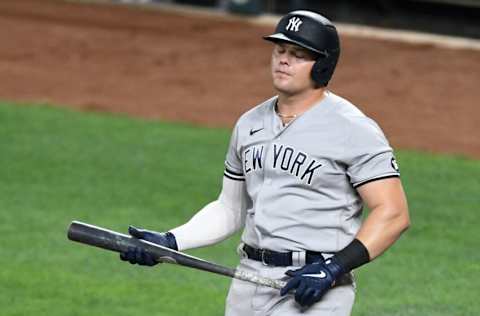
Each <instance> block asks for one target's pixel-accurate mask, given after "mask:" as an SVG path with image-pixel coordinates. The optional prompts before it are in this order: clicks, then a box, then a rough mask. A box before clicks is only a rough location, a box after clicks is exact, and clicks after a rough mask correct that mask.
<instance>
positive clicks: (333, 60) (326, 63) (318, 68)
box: [311, 55, 338, 87]
mask: <svg viewBox="0 0 480 316" xmlns="http://www.w3.org/2000/svg"><path fill="white" fill-rule="evenodd" d="M337 60H338V56H334V55H328V56H327V57H322V56H320V57H319V58H318V59H317V61H316V62H315V64H313V67H312V71H311V77H312V80H313V81H314V82H315V83H316V84H317V85H318V86H319V87H326V86H327V85H328V82H329V81H330V79H331V78H332V76H333V72H334V71H335V67H336V65H337Z"/></svg>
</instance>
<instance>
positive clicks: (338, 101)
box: [120, 10, 410, 316]
mask: <svg viewBox="0 0 480 316" xmlns="http://www.w3.org/2000/svg"><path fill="white" fill-rule="evenodd" d="M264 39H265V40H267V41H270V42H272V43H273V53H272V57H271V72H272V79H273V86H274V88H275V90H276V92H277V95H276V96H274V97H272V98H270V99H268V100H266V101H265V102H263V103H261V104H259V105H258V106H256V107H254V108H253V109H251V110H250V111H248V112H246V113H245V114H244V115H242V116H241V117H240V119H239V120H238V122H237V123H236V125H235V128H234V130H233V133H232V137H231V141H230V146H229V148H228V152H227V155H226V161H225V172H224V177H223V185H222V190H221V193H220V195H219V197H218V199H217V200H216V201H213V202H211V203H210V204H208V205H207V206H205V207H204V208H203V209H201V210H200V211H199V212H198V213H196V214H195V215H194V216H193V218H192V219H191V220H190V221H188V222H187V223H186V224H184V225H182V226H180V227H177V228H174V229H172V230H170V231H169V232H166V233H159V232H154V231H149V230H143V229H137V228H135V227H132V226H131V227H130V228H129V232H130V234H131V235H132V236H134V237H137V238H141V239H145V240H148V241H151V242H154V243H158V244H160V245H163V246H167V247H170V248H173V249H177V250H185V249H190V248H196V247H203V246H207V245H211V244H215V243H217V242H220V241H222V240H224V239H226V238H228V237H229V236H231V235H232V234H234V233H235V232H236V231H238V230H240V229H242V228H244V230H243V234H242V238H241V244H240V245H239V247H238V252H239V254H240V256H241V259H240V264H239V268H240V269H242V270H245V271H248V272H252V273H256V274H260V275H262V276H265V277H270V278H274V279H278V278H283V277H284V278H286V279H287V280H288V282H287V285H286V286H285V287H284V288H283V289H282V290H281V291H278V290H275V289H272V288H267V287H264V286H259V285H255V284H251V283H247V282H243V281H239V280H233V281H232V284H231V287H230V290H229V293H228V297H227V301H226V313H225V314H226V315H228V316H247V315H275V316H279V315H281V316H283V315H299V314H308V315H321V316H326V315H336V316H339V315H350V313H351V310H352V306H353V302H354V297H355V281H354V278H353V275H352V270H354V269H355V268H358V267H360V266H361V265H363V264H366V263H368V262H369V261H371V260H373V259H374V258H376V257H377V256H379V255H380V254H382V253H383V252H384V251H385V250H386V249H387V248H389V247H390V246H391V245H392V244H393V243H394V242H395V241H396V240H397V239H398V238H399V237H400V235H401V233H402V232H403V231H405V230H406V229H407V228H408V226H409V224H410V223H409V222H410V221H409V215H408V207H407V202H406V198H405V194H404V192H403V188H402V185H401V181H400V178H399V176H400V174H399V169H398V167H397V164H396V162H395V157H394V154H393V151H392V148H391V147H390V146H389V144H388V141H387V140H386V138H385V136H384V134H383V133H382V131H381V130H380V128H379V127H378V125H377V124H376V123H375V122H374V121H373V120H371V119H370V118H368V117H366V116H365V115H364V114H363V113H362V112H361V111H360V110H359V109H358V108H357V107H355V106H354V105H353V104H352V103H350V102H349V101H347V100H345V99H343V98H341V97H340V96H338V95H335V94H334V93H333V92H331V91H329V90H328V89H327V85H328V83H329V81H330V79H331V77H332V75H333V73H334V70H335V67H336V64H337V61H338V58H339V54H340V44H339V37H338V34H337V31H336V28H335V26H334V25H333V24H332V23H331V22H330V21H329V20H328V19H326V18H325V17H323V16H321V15H320V14H318V13H315V12H311V11H303V10H302V11H293V12H290V13H289V14H287V15H285V16H284V17H283V18H282V19H281V20H280V21H279V23H278V25H277V27H276V30H275V33H274V34H272V35H269V36H266V37H264ZM364 205H365V206H367V207H368V208H369V209H370V212H369V214H368V216H367V217H366V219H365V220H364V221H362V210H363V207H364ZM120 256H121V259H122V260H126V261H129V262H130V263H132V264H135V263H137V264H140V265H154V264H156V262H155V261H154V260H153V259H152V257H151V256H150V255H149V254H148V253H146V252H144V251H143V250H141V249H130V250H129V251H127V252H125V253H122V254H121V255H120Z"/></svg>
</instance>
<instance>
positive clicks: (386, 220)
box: [356, 178, 410, 260]
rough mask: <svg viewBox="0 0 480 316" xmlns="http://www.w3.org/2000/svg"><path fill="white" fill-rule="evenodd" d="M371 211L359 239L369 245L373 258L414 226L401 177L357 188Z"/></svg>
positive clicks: (371, 258)
mask: <svg viewBox="0 0 480 316" xmlns="http://www.w3.org/2000/svg"><path fill="white" fill-rule="evenodd" d="M357 192H358V193H359V194H360V196H361V197H362V200H363V201H364V203H365V205H366V206H367V207H368V208H369V209H370V213H369V215H368V216H367V218H366V220H365V221H364V222H363V224H362V226H361V228H360V231H359V232H358V234H357V236H356V239H358V240H359V241H360V242H361V243H362V244H363V245H364V246H365V248H366V249H367V251H368V254H369V257H370V258H369V259H370V260H373V259H374V258H376V257H378V256H379V255H381V254H382V253H383V252H384V251H385V250H387V249H388V248H389V247H390V246H391V245H392V244H393V243H394V242H395V241H396V240H397V239H398V238H399V237H400V235H401V234H402V233H403V232H404V231H405V230H406V229H407V228H408V227H409V226H410V217H409V214H408V206H407V199H406V197H405V193H404V191H403V187H402V183H401V181H400V179H399V178H388V179H382V180H377V181H373V182H369V183H366V184H364V185H361V186H360V187H358V188H357Z"/></svg>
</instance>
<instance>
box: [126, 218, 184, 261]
mask: <svg viewBox="0 0 480 316" xmlns="http://www.w3.org/2000/svg"><path fill="white" fill-rule="evenodd" d="M128 233H129V234H130V235H131V236H132V237H135V238H138V239H142V240H145V241H149V242H151V243H154V244H157V245H160V246H163V247H168V248H170V249H173V250H178V246H177V241H176V239H175V235H173V234H172V233H170V232H166V233H159V232H154V231H150V230H146V229H140V228H136V227H134V226H129V227H128ZM120 259H121V260H123V261H128V262H130V263H131V264H138V265H142V266H154V265H156V264H158V263H159V262H158V261H157V260H155V258H154V256H153V255H152V254H150V253H149V252H148V251H146V250H144V249H143V248H138V247H131V248H129V249H128V250H127V251H125V252H121V253H120Z"/></svg>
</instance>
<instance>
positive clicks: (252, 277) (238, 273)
mask: <svg viewBox="0 0 480 316" xmlns="http://www.w3.org/2000/svg"><path fill="white" fill-rule="evenodd" d="M233 277H234V278H235V279H239V280H243V281H247V282H251V283H255V284H258V285H263V286H268V287H271V288H274V289H278V290H280V289H281V288H283V287H284V286H285V285H286V284H287V282H286V281H283V280H278V279H270V278H265V277H262V276H259V275H256V274H252V273H248V272H246V271H242V270H235V274H234V276H233Z"/></svg>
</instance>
